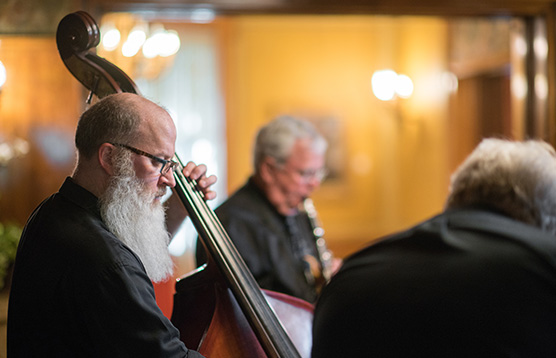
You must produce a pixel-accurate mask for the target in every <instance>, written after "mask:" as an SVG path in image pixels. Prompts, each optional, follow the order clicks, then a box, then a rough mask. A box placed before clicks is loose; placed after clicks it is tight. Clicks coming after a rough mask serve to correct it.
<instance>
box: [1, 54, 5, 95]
mask: <svg viewBox="0 0 556 358" xmlns="http://www.w3.org/2000/svg"><path fill="white" fill-rule="evenodd" d="M4 83H6V67H5V66H4V64H3V63H2V61H0V90H1V89H2V86H4Z"/></svg>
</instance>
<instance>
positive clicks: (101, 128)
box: [75, 94, 141, 158]
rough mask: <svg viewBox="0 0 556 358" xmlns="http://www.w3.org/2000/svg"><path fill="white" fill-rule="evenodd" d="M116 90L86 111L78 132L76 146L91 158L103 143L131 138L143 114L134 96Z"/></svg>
mask: <svg viewBox="0 0 556 358" xmlns="http://www.w3.org/2000/svg"><path fill="white" fill-rule="evenodd" d="M129 98H130V97H129V96H128V97H125V96H119V95H118V94H113V95H109V96H106V97H104V98H103V99H101V100H100V101H99V102H97V103H95V104H94V105H93V106H91V107H90V108H89V109H88V110H86V111H85V112H83V114H82V115H81V117H80V118H79V122H78V124H77V130H76V132H75V146H76V148H77V150H78V151H79V154H80V155H83V156H84V157H85V158H91V156H92V155H94V153H95V152H96V151H97V150H98V148H99V147H100V145H101V144H102V143H107V142H108V143H115V142H116V143H117V142H122V141H123V142H129V141H132V140H133V139H134V138H135V136H136V135H137V128H138V127H139V123H140V121H141V118H140V116H139V113H137V109H136V106H135V101H134V100H133V98H132V97H131V98H132V99H131V100H129Z"/></svg>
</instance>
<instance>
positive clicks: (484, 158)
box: [446, 138, 556, 234]
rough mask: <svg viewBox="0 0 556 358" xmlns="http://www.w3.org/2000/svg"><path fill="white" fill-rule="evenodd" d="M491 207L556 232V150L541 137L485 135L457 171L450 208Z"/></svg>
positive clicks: (451, 187) (449, 201)
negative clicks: (527, 138)
mask: <svg viewBox="0 0 556 358" xmlns="http://www.w3.org/2000/svg"><path fill="white" fill-rule="evenodd" d="M470 205H471V206H487V207H491V208H494V209H496V210H499V211H501V212H503V213H505V214H506V215H509V216H510V217H512V218H514V219H516V220H519V221H522V222H525V223H528V224H532V225H535V226H537V227H539V228H542V229H543V230H545V231H548V232H550V233H552V234H556V153H555V151H554V148H552V147H551V146H550V145H549V144H548V143H546V142H543V141H539V140H527V141H523V142H519V141H509V140H502V139H494V138H490V139H484V140H483V141H482V142H481V143H480V144H479V145H478V146H477V148H476V149H475V150H474V151H473V153H471V155H470V156H469V157H468V158H467V159H466V160H465V161H464V162H463V164H462V165H461V166H460V167H459V168H458V169H457V170H456V172H455V173H454V174H453V175H452V178H451V185H450V194H449V196H448V200H447V202H446V208H448V209H449V208H455V207H462V206H470Z"/></svg>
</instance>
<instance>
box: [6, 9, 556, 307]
mask: <svg viewBox="0 0 556 358" xmlns="http://www.w3.org/2000/svg"><path fill="white" fill-rule="evenodd" d="M554 3H555V1H552V0H512V1H504V2H501V1H497V0H481V1H478V0H477V1H475V0H454V1H443V0H428V1H420V2H415V1H410V0H390V1H388V2H384V1H378V0H377V1H373V0H368V1H357V0H344V1H316V0H305V1H295V2H294V1H287V0H251V1H249V0H247V1H246V0H221V1H204V2H197V1H172V0H162V1H154V0H151V1H147V0H146V1H139V0H136V1H133V0H125V1H122V0H110V1H108V0H81V1H78V0H62V1H60V0H49V1H45V0H25V1H22V0H20V1H18V0H0V223H4V225H5V226H6V227H7V226H8V225H15V226H16V227H21V226H23V225H24V223H25V221H26V219H27V218H28V216H29V215H30V214H31V212H32V210H33V209H34V208H35V207H36V206H37V205H38V204H39V203H40V202H41V201H42V200H43V199H44V198H46V197H47V196H48V195H50V194H51V193H53V192H55V191H57V189H58V188H59V186H60V185H61V183H62V181H63V180H64V178H65V177H66V176H68V175H70V174H71V172H72V169H73V167H74V164H75V159H76V156H75V148H74V144H73V135H74V131H75V127H76V124H77V119H78V117H79V115H80V113H82V112H83V111H84V110H85V109H86V108H87V104H86V99H87V96H88V92H87V90H86V89H85V88H84V87H83V86H82V85H81V84H80V83H79V82H78V81H77V80H76V79H75V78H74V77H73V76H72V75H71V74H70V72H69V71H68V70H67V69H66V67H65V65H64V63H63V61H62V60H61V58H60V55H59V53H58V50H57V47H56V39H55V37H56V28H57V25H58V23H59V21H60V20H61V19H62V18H63V17H64V16H65V15H67V14H68V13H70V12H74V11H78V10H84V11H87V12H88V13H90V14H91V15H92V16H93V17H94V18H95V20H96V21H97V23H98V25H99V26H100V30H101V43H100V44H99V46H98V47H96V48H94V49H91V51H93V52H95V53H96V54H98V55H99V56H101V57H104V58H106V59H107V60H109V61H111V62H113V63H114V64H116V65H117V66H119V67H120V68H121V69H123V70H124V71H125V72H126V73H127V74H128V75H129V76H130V77H131V78H132V79H133V80H134V81H135V82H136V83H137V85H138V87H139V89H140V91H141V93H142V94H143V95H145V96H146V97H148V98H150V99H152V100H154V101H155V102H158V103H160V104H161V105H163V106H164V107H165V108H167V109H168V111H169V112H170V113H171V115H172V117H173V118H174V120H175V122H176V125H177V128H178V143H177V147H176V148H177V152H178V154H180V156H181V158H182V159H186V160H189V159H191V160H194V161H196V162H199V163H206V164H207V165H208V167H209V172H210V174H215V175H217V176H218V177H219V182H218V185H217V188H216V189H217V191H218V194H219V197H218V199H217V200H216V201H214V202H211V204H210V205H211V206H212V207H216V206H217V205H218V204H219V203H221V202H222V201H223V200H224V199H225V198H226V197H227V196H228V195H229V194H230V193H232V192H233V191H234V190H235V189H237V188H238V187H239V186H240V185H241V184H242V183H243V182H244V181H245V180H246V178H247V176H248V175H249V174H250V172H251V170H252V168H251V159H252V158H251V148H252V144H253V137H254V135H255V133H256V130H257V129H258V128H259V126H261V125H263V124H264V123H266V122H267V121H269V120H271V119H272V118H274V117H275V116H277V115H281V114H291V115H295V116H302V117H305V118H307V119H309V120H311V121H312V122H314V123H315V125H317V126H318V127H319V128H320V129H321V131H322V132H323V133H324V135H325V136H326V137H327V138H328V140H329V142H330V149H329V152H328V157H327V166H328V169H329V172H330V175H329V176H328V178H327V179H326V180H325V181H324V182H323V184H322V186H321V188H320V189H319V190H318V191H317V192H316V194H315V195H314V197H313V200H314V202H315V206H316V208H317V210H318V212H319V215H320V221H321V222H322V225H323V227H324V229H325V237H326V239H327V241H328V245H329V247H330V249H331V250H332V251H333V252H334V253H335V254H336V255H337V256H340V257H345V256H346V255H349V254H350V253H352V252H354V251H356V250H357V249H359V248H361V247H363V246H365V245H367V244H368V243H370V242H372V241H373V240H375V239H377V238H379V237H381V236H383V235H386V234H389V233H393V232H395V231H398V230H402V229H405V228H407V227H409V226H411V225H414V224H416V223H418V222H420V221H422V220H424V219H426V218H428V217H429V216H431V215H434V214H436V213H439V212H440V211H441V210H442V207H443V202H444V199H445V197H446V194H447V191H448V184H449V177H450V173H451V172H452V171H453V170H454V169H455V168H456V167H457V166H458V165H459V164H460V162H461V161H462V159H463V158H464V157H465V156H466V155H467V154H468V153H469V152H470V151H471V150H472V149H473V148H474V146H475V145H476V144H477V143H478V142H479V141H480V140H481V138H484V137H489V136H498V137H507V138H514V139H523V138H541V139H544V140H546V141H548V142H550V143H552V144H554V142H555V139H556V138H555V124H556V122H555V120H556V109H555V106H554V104H555V103H556V102H555V101H554V98H555V87H554V84H555V74H554V49H555V47H554V45H555V43H554V28H555V27H554V25H555V22H554V19H555V16H554V15H555V11H554V9H555V7H554ZM5 231H6V232H8V230H5ZM11 233H12V234H11V236H13V230H12V231H11ZM4 236H6V237H7V236H8V235H7V234H6V235H4ZM195 237H196V233H195V230H194V229H193V227H192V225H191V224H190V223H189V222H188V223H186V224H185V225H184V226H183V228H182V230H181V231H180V233H179V234H178V236H177V238H176V239H175V240H174V242H173V243H172V245H171V250H172V253H173V254H174V257H175V260H176V264H177V265H178V270H177V272H176V276H181V275H183V274H185V273H187V272H189V271H190V270H192V269H193V268H194V264H193V260H192V257H193V256H192V255H193V250H194V240H195ZM0 238H2V230H0ZM0 247H1V246H0ZM0 251H1V250H0ZM5 251H7V250H5ZM2 260H4V261H5V262H6V265H9V262H10V258H9V257H8V258H5V259H2V258H1V257H0V265H2ZM158 289H159V290H160V288H158ZM164 289H165V290H169V291H171V290H172V289H173V283H172V282H170V283H169V284H168V286H167V287H166V288H164ZM159 299H160V300H165V299H166V298H165V296H164V295H162V294H161V295H159ZM170 300H171V296H170V295H168V296H167V304H168V305H169V306H171V301H170ZM161 305H164V303H161ZM166 309H171V308H166Z"/></svg>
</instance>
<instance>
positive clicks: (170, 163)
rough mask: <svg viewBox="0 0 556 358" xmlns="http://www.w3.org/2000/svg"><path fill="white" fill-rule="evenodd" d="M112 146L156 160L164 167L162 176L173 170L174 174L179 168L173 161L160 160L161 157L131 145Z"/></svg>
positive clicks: (117, 144)
mask: <svg viewBox="0 0 556 358" xmlns="http://www.w3.org/2000/svg"><path fill="white" fill-rule="evenodd" d="M110 144H112V145H115V146H118V147H122V148H125V149H127V150H130V151H132V152H133V153H135V154H139V155H142V156H145V157H147V158H151V159H152V160H154V161H156V162H158V163H160V164H162V167H160V174H162V175H165V174H166V173H168V172H169V171H170V170H171V171H172V172H174V171H175V170H176V168H177V167H178V162H174V161H173V160H166V159H162V158H159V157H157V156H154V155H152V154H149V153H147V152H144V151H142V150H140V149H137V148H134V147H131V146H129V145H125V144H120V143H110Z"/></svg>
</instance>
